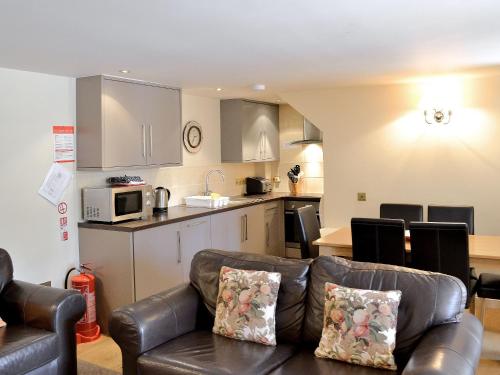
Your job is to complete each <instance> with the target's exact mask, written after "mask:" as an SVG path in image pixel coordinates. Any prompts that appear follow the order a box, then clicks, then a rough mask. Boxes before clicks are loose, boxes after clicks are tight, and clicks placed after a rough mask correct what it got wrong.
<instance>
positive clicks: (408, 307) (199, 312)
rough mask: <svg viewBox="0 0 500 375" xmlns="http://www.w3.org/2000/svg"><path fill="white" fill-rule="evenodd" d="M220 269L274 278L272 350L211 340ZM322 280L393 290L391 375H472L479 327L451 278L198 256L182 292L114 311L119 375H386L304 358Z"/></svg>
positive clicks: (318, 320) (208, 253) (310, 346)
mask: <svg viewBox="0 0 500 375" xmlns="http://www.w3.org/2000/svg"><path fill="white" fill-rule="evenodd" d="M223 265H226V266H229V267H234V268H243V269H257V270H266V271H275V272H280V273H281V275H282V280H281V285H280V291H279V295H278V305H277V310H276V335H277V342H278V345H277V346H275V347H270V346H265V345H259V344H255V343H249V342H243V341H237V340H232V339H228V338H225V337H221V336H218V335H215V334H212V333H211V327H212V325H213V319H214V314H215V304H216V298H217V292H218V275H219V271H220V268H221V267H222V266H223ZM326 281H330V282H335V283H338V284H342V285H346V286H349V287H354V288H363V289H374V290H393V289H397V290H401V291H402V299H401V303H400V306H399V314H398V332H397V337H396V349H395V352H394V354H395V357H396V362H397V364H398V371H397V372H396V373H402V374H405V375H424V374H425V375H430V374H436V375H437V374H443V375H444V374H453V375H473V374H474V373H475V370H476V368H477V365H478V362H479V357H480V353H481V343H482V334H483V328H482V326H481V324H480V323H479V321H478V320H477V319H476V318H475V317H474V316H472V315H471V314H468V313H465V312H464V304H465V299H466V295H467V294H466V291H465V287H464V285H463V284H462V283H461V282H460V281H459V280H458V279H456V278H454V277H452V276H447V275H443V274H439V273H431V272H426V271H418V270H413V269H409V268H403V267H398V266H389V265H382V264H373V263H361V262H350V261H347V260H345V259H341V258H335V257H325V256H320V257H318V258H316V259H315V260H314V261H311V260H291V259H283V258H278V257H272V256H265V255H256V254H244V253H234V252H224V251H218V250H205V251H202V252H199V253H198V254H197V255H196V256H195V257H194V259H193V262H192V264H191V283H190V284H189V285H183V286H179V287H177V288H174V289H172V290H169V291H166V292H163V293H160V294H157V295H154V296H152V297H149V298H146V299H144V300H142V301H139V302H137V303H135V304H132V305H129V306H125V307H122V308H120V309H117V310H116V311H114V313H113V315H112V319H111V321H110V333H111V336H112V337H113V339H114V340H115V341H116V342H117V343H118V345H119V346H120V348H121V350H122V356H123V371H124V374H125V375H128V374H141V375H144V374H151V375H153V374H155V375H157V374H183V375H186V374H241V375H251V374H252V375H253V374H274V375H281V374H309V375H312V374H323V373H324V374H340V375H342V374H353V373H354V374H363V375H364V374H374V375H377V374H394V373H395V372H393V371H385V370H379V369H373V368H370V367H364V366H355V365H351V364H347V363H343V362H339V361H334V360H326V359H320V358H316V357H315V356H314V354H313V351H314V348H315V347H317V345H318V342H319V339H320V337H321V330H322V326H323V301H324V295H323V293H324V283H325V282H326Z"/></svg>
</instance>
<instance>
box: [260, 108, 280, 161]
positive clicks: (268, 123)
mask: <svg viewBox="0 0 500 375" xmlns="http://www.w3.org/2000/svg"><path fill="white" fill-rule="evenodd" d="M262 112H263V114H264V115H263V116H261V118H262V121H263V123H262V127H263V129H264V134H265V137H264V141H263V142H264V151H263V156H264V157H263V159H264V160H279V156H280V134H279V114H278V107H276V106H274V105H265V104H262Z"/></svg>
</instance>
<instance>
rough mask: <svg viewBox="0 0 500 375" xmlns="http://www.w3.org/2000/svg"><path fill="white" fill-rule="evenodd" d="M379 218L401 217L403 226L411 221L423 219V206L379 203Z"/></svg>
mask: <svg viewBox="0 0 500 375" xmlns="http://www.w3.org/2000/svg"><path fill="white" fill-rule="evenodd" d="M380 218H381V219H403V220H404V221H405V228H406V229H408V226H409V224H410V222H411V221H424V207H423V206H422V205H420V204H405V203H382V204H381V205H380Z"/></svg>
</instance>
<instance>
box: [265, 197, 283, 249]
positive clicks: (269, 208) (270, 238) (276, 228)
mask: <svg viewBox="0 0 500 375" xmlns="http://www.w3.org/2000/svg"><path fill="white" fill-rule="evenodd" d="M264 210H265V214H264V224H265V237H266V239H265V241H266V254H269V255H275V256H285V229H284V220H283V203H282V202H281V201H280V202H271V203H268V204H266V205H264Z"/></svg>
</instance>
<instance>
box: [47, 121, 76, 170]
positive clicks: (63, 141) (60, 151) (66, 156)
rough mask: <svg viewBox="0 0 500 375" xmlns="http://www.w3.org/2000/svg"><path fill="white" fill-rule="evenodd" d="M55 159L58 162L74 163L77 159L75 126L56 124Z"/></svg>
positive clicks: (54, 130)
mask: <svg viewBox="0 0 500 375" xmlns="http://www.w3.org/2000/svg"><path fill="white" fill-rule="evenodd" d="M52 134H53V136H54V161H55V162H56V163H72V162H74V161H75V127H74V126H71V125H55V126H53V127H52Z"/></svg>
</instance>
